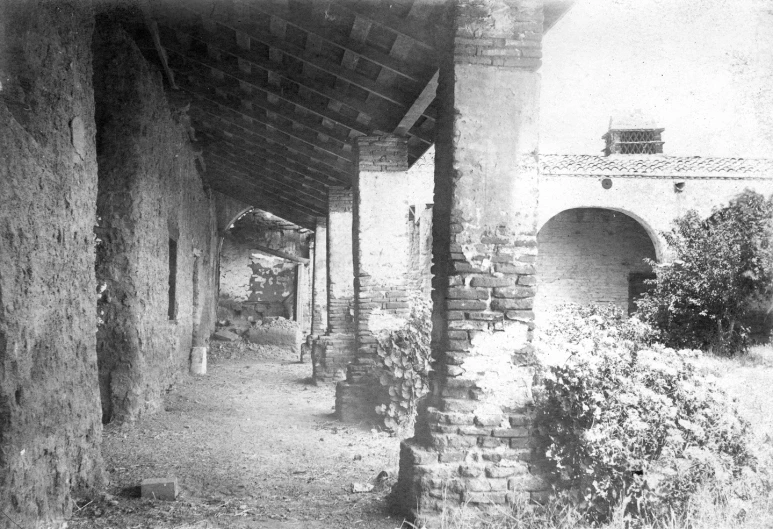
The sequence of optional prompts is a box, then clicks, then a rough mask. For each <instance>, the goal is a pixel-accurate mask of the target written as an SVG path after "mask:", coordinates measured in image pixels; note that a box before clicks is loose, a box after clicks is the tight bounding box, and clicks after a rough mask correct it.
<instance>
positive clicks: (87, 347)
mask: <svg viewBox="0 0 773 529" xmlns="http://www.w3.org/2000/svg"><path fill="white" fill-rule="evenodd" d="M83 5H84V4H80V3H76V4H73V3H70V4H51V3H46V2H37V1H22V0H17V1H14V2H0V509H2V511H3V513H4V514H5V515H6V516H3V517H0V527H2V528H7V527H8V528H9V527H25V528H37V527H50V526H56V525H57V523H56V522H57V521H59V520H62V519H63V518H66V517H68V516H69V514H70V513H71V510H72V501H71V493H72V490H73V489H74V490H75V491H76V492H77V491H79V490H85V489H91V488H93V487H98V486H99V485H100V484H101V481H102V458H101V452H100V440H101V434H102V425H101V422H100V405H99V390H98V386H97V357H96V352H95V351H96V346H95V331H96V318H95V312H94V311H95V298H94V290H95V282H94V246H93V244H94V234H93V231H92V229H93V225H94V216H95V204H96V195H97V163H96V152H95V147H94V110H93V109H94V99H93V90H92V84H91V33H92V29H93V17H92V14H91V13H90V11H89V9H88V8H84V7H82V6H83ZM76 6H77V7H76ZM10 519H12V520H13V521H14V522H13V523H12V522H11V521H10ZM15 524H18V525H15Z"/></svg>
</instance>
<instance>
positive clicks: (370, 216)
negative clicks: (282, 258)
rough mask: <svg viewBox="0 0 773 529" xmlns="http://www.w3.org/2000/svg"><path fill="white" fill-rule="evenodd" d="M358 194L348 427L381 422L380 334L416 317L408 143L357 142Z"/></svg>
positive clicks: (387, 138) (345, 396)
mask: <svg viewBox="0 0 773 529" xmlns="http://www.w3.org/2000/svg"><path fill="white" fill-rule="evenodd" d="M357 156H358V172H357V174H356V175H355V178H354V180H353V189H354V256H355V260H354V287H355V294H356V297H355V316H356V318H355V319H356V324H357V335H356V342H355V344H356V350H357V358H356V360H355V361H354V362H353V363H351V364H349V366H348V368H347V373H346V382H339V383H338V386H337V388H336V413H337V415H338V417H339V419H341V420H343V421H347V422H360V421H363V420H373V419H376V418H377V415H376V412H375V406H376V405H377V404H378V399H379V396H380V394H381V385H380V384H379V382H378V380H377V379H375V377H373V376H372V374H373V368H374V366H375V364H376V361H377V355H376V334H377V333H378V332H379V331H380V330H382V329H397V328H400V327H401V326H402V325H403V323H405V319H406V317H407V316H408V314H409V312H410V306H409V304H408V296H409V290H411V289H412V288H414V285H412V284H411V283H412V282H411V277H410V275H409V272H410V265H411V262H410V240H409V234H408V230H407V221H408V209H409V200H410V181H409V176H408V173H407V171H408V141H407V138H404V137H398V136H394V135H384V136H363V137H359V138H357Z"/></svg>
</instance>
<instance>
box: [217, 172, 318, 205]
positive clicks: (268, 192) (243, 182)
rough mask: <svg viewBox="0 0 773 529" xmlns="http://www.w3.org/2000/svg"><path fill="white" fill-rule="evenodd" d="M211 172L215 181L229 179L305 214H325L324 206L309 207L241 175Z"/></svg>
mask: <svg viewBox="0 0 773 529" xmlns="http://www.w3.org/2000/svg"><path fill="white" fill-rule="evenodd" d="M213 174H214V175H216V176H217V178H218V180H217V181H222V180H223V179H225V180H230V181H231V182H233V183H238V185H240V186H242V187H245V188H248V189H250V190H252V191H255V192H257V193H260V194H261V196H263V197H265V198H266V199H268V200H275V201H277V202H279V203H280V204H284V205H285V206H287V207H291V208H292V209H293V210H295V211H298V212H299V213H303V214H305V215H311V216H322V215H325V212H326V209H325V208H310V207H308V206H304V205H302V204H299V203H297V202H295V201H293V200H292V199H288V198H287V197H284V196H282V195H280V194H277V193H275V192H272V191H271V190H269V189H266V187H265V186H262V185H260V184H255V183H254V182H252V181H250V180H249V179H246V178H243V177H242V176H240V175H238V174H235V173H233V172H230V171H220V170H217V169H215V170H213Z"/></svg>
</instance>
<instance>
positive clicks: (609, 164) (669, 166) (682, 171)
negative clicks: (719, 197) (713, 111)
mask: <svg viewBox="0 0 773 529" xmlns="http://www.w3.org/2000/svg"><path fill="white" fill-rule="evenodd" d="M540 165H541V167H542V173H543V174H547V175H584V176H613V175H614V176H637V175H640V176H644V177H669V176H681V177H695V178H697V177H709V178H712V177H714V178H744V177H745V178H771V179H773V159H753V158H701V157H699V156H691V157H687V156H663V155H657V154H650V155H638V156H637V155H613V156H591V155H576V154H569V155H564V154H542V155H540Z"/></svg>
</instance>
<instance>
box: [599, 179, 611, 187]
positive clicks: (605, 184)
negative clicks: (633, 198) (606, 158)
mask: <svg viewBox="0 0 773 529" xmlns="http://www.w3.org/2000/svg"><path fill="white" fill-rule="evenodd" d="M601 187H603V188H604V189H609V188H610V187H612V179H611V178H605V179H604V180H602V181H601Z"/></svg>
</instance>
